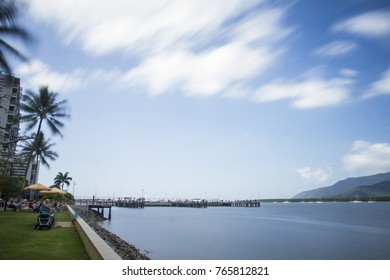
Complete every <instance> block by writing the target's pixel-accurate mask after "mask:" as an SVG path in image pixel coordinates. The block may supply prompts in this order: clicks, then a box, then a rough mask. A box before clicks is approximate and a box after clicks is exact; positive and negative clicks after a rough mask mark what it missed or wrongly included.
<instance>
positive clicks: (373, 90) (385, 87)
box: [363, 68, 390, 98]
mask: <svg viewBox="0 0 390 280" xmlns="http://www.w3.org/2000/svg"><path fill="white" fill-rule="evenodd" d="M379 95H390V68H389V69H387V70H386V71H385V72H383V73H382V76H381V78H380V79H379V80H377V81H375V82H373V83H372V84H371V86H370V89H369V90H368V92H367V93H366V94H365V95H364V96H363V98H371V97H375V96H379Z"/></svg>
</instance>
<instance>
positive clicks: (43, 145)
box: [21, 132, 58, 168]
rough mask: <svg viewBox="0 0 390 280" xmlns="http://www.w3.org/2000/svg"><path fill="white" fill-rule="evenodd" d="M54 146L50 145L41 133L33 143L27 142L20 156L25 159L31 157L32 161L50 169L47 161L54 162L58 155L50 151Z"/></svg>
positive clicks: (48, 140)
mask: <svg viewBox="0 0 390 280" xmlns="http://www.w3.org/2000/svg"><path fill="white" fill-rule="evenodd" d="M54 145H55V144H53V143H50V139H47V140H46V139H45V136H44V134H43V133H42V132H40V133H39V134H38V137H37V138H36V139H34V140H33V141H30V142H27V143H26V144H25V145H24V146H23V148H22V150H21V155H22V156H23V157H25V158H27V157H30V155H31V156H32V160H34V159H36V160H37V161H40V162H42V164H43V165H44V166H46V167H47V168H50V165H49V163H48V160H52V161H53V160H55V159H56V158H58V154H57V153H56V152H54V151H52V150H51V148H52V147H53V146H54Z"/></svg>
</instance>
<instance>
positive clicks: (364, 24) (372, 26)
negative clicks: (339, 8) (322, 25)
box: [333, 11, 390, 38]
mask: <svg viewBox="0 0 390 280" xmlns="http://www.w3.org/2000/svg"><path fill="white" fill-rule="evenodd" d="M389 18H390V12H389V11H373V12H368V13H364V14H361V15H358V16H355V17H352V18H350V19H347V20H344V21H341V22H339V23H337V24H336V25H334V26H333V30H334V31H343V32H348V33H352V34H357V35H361V36H365V37H383V38H389V36H390V20H389Z"/></svg>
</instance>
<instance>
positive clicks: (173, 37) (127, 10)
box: [29, 0, 263, 55]
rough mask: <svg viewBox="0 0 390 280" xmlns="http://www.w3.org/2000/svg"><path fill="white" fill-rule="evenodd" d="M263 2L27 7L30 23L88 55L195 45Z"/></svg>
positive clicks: (45, 2) (42, 3)
mask: <svg viewBox="0 0 390 280" xmlns="http://www.w3.org/2000/svg"><path fill="white" fill-rule="evenodd" d="M261 2H263V1H259V0H258V1H255V0H248V1H241V0H232V1H224V0H215V1H207V0H194V1H180V0H170V1H154V0H145V1H141V2H140V1H121V0H112V1H109V2H107V1H94V0H83V1H77V0H68V1H55V0H35V1H31V3H29V4H30V5H29V6H30V13H31V16H32V17H33V18H35V19H36V20H37V21H45V22H50V23H53V24H55V25H56V26H57V27H58V30H59V32H60V33H61V35H62V36H63V38H64V40H65V41H66V42H73V41H76V40H77V41H79V42H81V43H82V45H83V48H84V50H86V51H87V52H90V53H92V54H95V55H101V54H107V53H110V52H113V51H118V50H121V51H126V52H127V51H145V50H147V51H156V50H163V49H167V48H169V47H172V46H175V47H177V46H178V45H182V46H188V44H198V43H201V42H204V41H207V40H210V38H215V35H216V34H217V33H219V32H221V28H222V27H223V25H224V23H225V22H226V21H227V20H229V19H230V18H232V17H235V16H239V15H241V14H242V13H244V12H245V11H247V10H248V9H250V8H254V7H255V6H256V5H257V4H259V3H261ZM76 7H77V8H76ZM205 7H207V8H205ZM91 9H92V10H93V12H91ZM80 19H82V20H80Z"/></svg>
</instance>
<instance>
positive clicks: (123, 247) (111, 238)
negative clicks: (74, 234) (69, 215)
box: [72, 205, 150, 260]
mask: <svg viewBox="0 0 390 280" xmlns="http://www.w3.org/2000/svg"><path fill="white" fill-rule="evenodd" d="M72 208H73V209H74V210H75V211H76V212H77V214H78V215H79V216H80V217H81V218H82V219H83V220H84V221H85V222H86V223H87V224H88V225H89V226H90V227H91V228H92V229H93V230H94V231H95V232H96V233H97V234H98V235H99V236H100V237H101V238H102V239H103V240H104V241H105V242H106V243H107V244H108V246H110V247H111V248H112V249H113V250H114V251H115V252H116V253H117V254H118V255H119V256H120V257H121V258H122V259H124V260H149V259H150V258H149V257H148V256H146V255H145V254H142V253H141V252H140V250H139V249H137V248H136V247H135V246H133V245H131V244H129V243H128V242H126V241H125V240H123V239H122V238H120V237H119V236H117V235H116V234H114V233H112V232H110V231H108V230H106V229H105V228H103V227H102V226H100V225H99V224H98V223H97V221H103V220H105V219H104V218H103V217H102V216H101V215H99V214H97V213H95V212H93V211H89V210H88V206H86V205H73V206H72Z"/></svg>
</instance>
